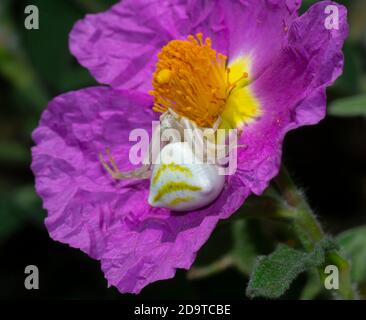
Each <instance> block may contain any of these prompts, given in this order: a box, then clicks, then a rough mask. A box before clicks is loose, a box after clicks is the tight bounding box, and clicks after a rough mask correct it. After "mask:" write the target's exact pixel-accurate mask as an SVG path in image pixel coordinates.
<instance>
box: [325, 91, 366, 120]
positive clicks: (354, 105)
mask: <svg viewBox="0 0 366 320" xmlns="http://www.w3.org/2000/svg"><path fill="white" fill-rule="evenodd" d="M329 114H331V115H333V116H340V117H355V116H364V117H366V95H358V96H353V97H350V98H344V99H339V100H336V101H334V102H333V103H332V104H331V105H330V107H329Z"/></svg>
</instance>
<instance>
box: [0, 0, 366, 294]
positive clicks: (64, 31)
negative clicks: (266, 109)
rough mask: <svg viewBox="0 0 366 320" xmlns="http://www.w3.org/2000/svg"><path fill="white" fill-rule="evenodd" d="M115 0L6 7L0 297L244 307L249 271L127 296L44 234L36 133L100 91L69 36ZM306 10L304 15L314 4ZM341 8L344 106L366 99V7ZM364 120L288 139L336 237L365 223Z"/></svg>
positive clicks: (265, 226)
mask: <svg viewBox="0 0 366 320" xmlns="http://www.w3.org/2000/svg"><path fill="white" fill-rule="evenodd" d="M115 2H116V1H113V0H100V1H97V0H52V1H50V0H34V1H31V2H29V1H22V0H16V1H15V0H11V1H9V0H0V109H1V116H0V298H32V299H37V298H46V299H55V298H63V299H64V298H70V299H87V298H96V299H100V298H101V299H106V298H113V299H114V298H116V299H139V298H173V299H174V298H176V299H178V298H191V299H192V298H193V299H195V298H236V299H244V298H245V288H246V284H247V281H248V274H247V272H246V270H239V269H238V268H234V267H225V266H224V265H222V266H220V263H218V264H217V265H216V269H217V270H216V271H218V272H215V273H213V272H212V273H213V274H212V275H211V276H209V277H202V278H200V279H196V280H190V279H188V277H187V275H188V274H187V272H186V271H182V270H178V272H177V276H176V277H175V278H174V279H172V280H168V281H161V282H158V283H154V284H152V285H150V286H148V287H147V288H145V289H144V290H143V291H142V294H141V295H139V296H133V295H121V294H119V293H118V291H117V290H116V289H115V288H109V289H108V288H107V283H106V280H105V279H104V277H103V274H102V271H101V270H100V267H99V262H97V261H94V260H92V259H90V258H88V257H87V256H86V255H85V254H83V253H82V252H80V251H78V250H75V249H72V248H70V247H68V246H67V245H64V244H60V243H57V242H54V241H52V240H51V239H50V237H49V236H48V233H47V231H46V229H45V227H44V224H43V219H44V217H45V215H46V212H45V211H44V210H43V209H42V207H41V201H40V199H39V198H38V197H37V195H36V194H35V191H34V187H33V185H34V179H33V175H32V173H31V171H30V162H31V155H30V148H31V146H32V140H31V132H32V130H33V129H34V128H35V127H36V126H37V122H38V120H39V117H40V114H41V112H42V110H43V109H44V108H45V106H46V104H47V101H49V100H50V99H51V98H52V97H54V96H57V95H59V94H61V93H64V92H67V91H69V90H75V89H79V88H83V87H87V86H90V85H94V84H96V83H95V81H94V80H93V79H92V78H91V76H90V75H89V73H88V71H87V70H85V69H83V68H82V67H81V66H80V65H78V63H77V62H76V60H75V59H74V58H73V57H72V56H71V54H70V53H69V50H68V33H69V32H70V30H71V28H72V26H73V24H74V23H75V22H76V20H78V19H80V18H82V17H83V16H84V15H85V14H86V13H88V12H97V11H102V10H104V9H107V8H108V7H109V6H110V5H112V4H113V3H115ZM303 2H304V6H303V10H305V9H306V7H307V6H308V5H309V4H311V3H314V2H316V1H303ZM339 2H343V3H344V4H345V5H346V6H347V7H348V9H349V23H350V27H351V34H350V37H349V39H348V41H347V43H346V45H345V48H344V52H345V57H346V64H345V71H344V74H343V76H342V77H341V78H340V79H339V80H338V81H337V82H336V84H335V85H334V86H333V87H332V88H330V89H329V90H328V101H329V104H330V105H331V104H332V102H334V101H337V100H338V99H340V98H344V97H352V96H356V95H362V94H366V66H365V50H366V1H364V0H359V1H357V0H348V1H339ZM28 4H34V5H37V6H38V8H39V10H40V30H30V31H29V30H26V29H25V28H24V19H25V16H26V15H25V14H24V8H25V6H26V5H28ZM364 101H365V104H363V106H362V107H363V108H364V109H366V99H365V100H364ZM329 110H331V106H330V109H329ZM360 113H362V111H361V112H360ZM363 114H364V116H362V115H361V116H357V115H356V116H347V115H346V116H342V117H340V116H333V115H329V116H328V117H327V118H326V119H325V120H324V121H322V122H321V123H320V124H319V125H317V126H312V127H306V128H301V129H299V130H296V131H295V132H292V133H290V134H289V135H288V136H287V137H286V141H285V146H284V162H285V164H286V165H287V166H288V168H289V171H290V172H291V174H292V175H293V177H294V179H295V181H296V182H297V183H298V185H299V186H301V187H302V188H303V190H304V191H305V193H306V195H307V197H308V200H309V202H310V204H311V206H312V207H313V208H314V210H315V212H316V213H317V215H318V216H319V218H320V220H321V221H322V222H323V225H324V227H325V229H326V230H327V231H329V232H330V233H333V234H337V233H339V232H341V231H343V230H345V229H347V228H350V227H354V226H360V225H363V224H366V165H365V164H366V121H365V115H366V112H365V111H363ZM248 225H249V226H250V230H252V231H253V232H254V231H255V230H257V231H258V230H259V231H260V232H262V233H263V234H265V237H263V238H262V243H259V244H258V248H260V249H258V253H260V254H266V253H268V252H269V251H270V250H271V248H273V246H274V244H275V243H276V242H277V241H281V239H282V237H283V236H281V232H285V233H286V230H285V231H283V229H286V228H285V227H284V226H282V225H277V224H276V223H273V222H268V221H264V222H263V221H256V220H254V221H249V222H248ZM231 228H232V226H231V225H230V222H223V223H221V225H220V226H219V227H218V228H217V230H216V231H215V234H214V236H213V237H212V238H211V239H210V240H209V242H208V244H207V245H206V246H205V247H204V248H203V250H202V251H201V252H200V253H199V256H198V262H197V263H198V264H199V265H201V266H205V265H207V263H208V262H207V261H210V262H212V261H215V260H217V259H218V258H219V257H220V256H221V255H222V252H225V250H226V249H227V248H230V247H231V246H232V241H233V239H232V237H233V236H232V233H231V231H230V230H231ZM252 231H251V232H252ZM257 240H258V237H257ZM216 241H219V243H220V245H219V246H217V245H216V243H217V242H216ZM259 242H260V241H259ZM365 263H366V262H365ZM30 264H34V265H37V266H38V267H39V270H40V289H39V290H31V291H27V290H25V288H24V278H25V275H24V268H25V267H26V266H27V265H30ZM244 269H245V268H244ZM211 271H212V270H211ZM211 271H210V273H211ZM306 280H307V276H306V275H302V276H300V277H299V279H297V280H296V281H295V283H294V284H293V286H292V287H291V290H290V291H289V292H288V293H287V294H286V296H285V298H290V299H298V298H300V297H301V290H302V288H303V286H304V284H305V283H306ZM317 297H318V298H319V297H322V294H321V293H320V294H318V295H317Z"/></svg>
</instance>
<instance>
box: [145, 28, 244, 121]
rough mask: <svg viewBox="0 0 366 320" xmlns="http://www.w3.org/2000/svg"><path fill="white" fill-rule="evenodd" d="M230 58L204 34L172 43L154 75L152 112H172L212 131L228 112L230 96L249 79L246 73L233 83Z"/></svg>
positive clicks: (167, 46) (159, 61) (165, 51)
mask: <svg viewBox="0 0 366 320" xmlns="http://www.w3.org/2000/svg"><path fill="white" fill-rule="evenodd" d="M229 74H230V68H228V67H227V57H226V56H225V55H223V54H221V53H217V52H216V51H215V50H214V49H212V48H211V39H210V38H206V39H205V40H203V36H202V34H201V33H198V34H197V35H196V37H194V36H192V35H189V36H188V37H187V40H172V41H170V42H169V43H168V44H167V45H166V46H165V47H163V49H162V50H161V52H160V53H159V55H158V63H157V65H156V70H155V72H154V79H153V87H154V90H152V91H150V92H149V93H150V94H151V95H152V96H153V97H154V99H155V102H154V107H153V110H154V111H156V112H161V113H164V112H166V111H167V110H168V109H172V110H173V111H174V112H175V113H177V114H179V115H180V116H184V117H186V118H188V119H190V120H191V121H194V122H195V123H196V124H197V125H198V126H200V127H213V125H214V124H215V122H216V121H217V119H218V117H219V116H220V115H221V114H222V112H223V111H224V109H225V105H226V102H227V99H228V97H229V95H230V93H231V92H232V91H233V89H234V88H235V87H236V86H237V85H238V84H239V82H241V80H243V79H245V78H247V77H248V74H247V73H246V72H243V73H242V75H241V76H239V77H238V79H236V80H235V81H234V82H231V81H230V77H229Z"/></svg>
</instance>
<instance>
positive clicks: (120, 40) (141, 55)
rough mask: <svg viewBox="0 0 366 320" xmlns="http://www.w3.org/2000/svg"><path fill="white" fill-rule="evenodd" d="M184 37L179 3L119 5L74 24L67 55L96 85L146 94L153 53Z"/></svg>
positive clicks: (150, 0)
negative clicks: (139, 91)
mask: <svg viewBox="0 0 366 320" xmlns="http://www.w3.org/2000/svg"><path fill="white" fill-rule="evenodd" d="M188 32H189V22H188V17H187V15H186V10H185V1H182V0H170V1H156V0H123V1H121V2H119V3H118V4H116V5H115V6H113V7H112V8H111V9H110V10H108V11H106V12H103V13H99V14H91V15H87V16H86V17H85V19H83V20H80V21H78V22H77V23H76V24H75V26H74V28H73V30H72V32H71V33H70V50H71V52H72V53H73V54H74V55H75V56H76V57H77V59H78V61H79V62H80V64H82V65H83V66H85V67H86V68H88V69H89V70H90V71H91V73H92V74H93V76H94V77H95V78H96V79H97V80H98V81H99V82H100V83H104V84H109V85H111V86H112V87H115V88H122V87H123V88H124V89H140V90H141V91H146V92H147V91H148V90H149V88H150V86H151V81H152V71H153V69H154V66H155V63H156V60H157V54H158V52H159V51H160V50H161V48H162V47H163V46H164V45H165V44H166V43H167V42H169V41H170V40H171V39H179V38H182V37H184V36H185V35H186V34H187V33H188Z"/></svg>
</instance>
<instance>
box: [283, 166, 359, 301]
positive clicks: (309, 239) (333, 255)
mask: <svg viewBox="0 0 366 320" xmlns="http://www.w3.org/2000/svg"><path fill="white" fill-rule="evenodd" d="M276 184H277V186H278V187H279V189H280V191H281V193H282V195H283V197H284V199H285V200H286V202H287V204H288V206H289V207H290V208H291V209H292V210H291V211H292V212H293V217H292V224H293V228H294V230H295V232H296V234H297V235H298V237H299V240H300V241H301V243H302V245H303V247H304V249H305V250H306V251H308V252H311V251H312V250H313V249H314V246H315V245H316V243H318V242H319V241H321V240H322V239H324V237H325V233H324V231H323V229H322V227H321V225H320V223H319V222H318V220H317V219H316V217H315V215H314V213H313V212H312V210H311V208H310V206H309V204H308V202H307V201H306V199H305V196H304V195H303V193H302V192H301V191H300V190H299V189H298V188H297V187H296V185H295V184H294V182H293V181H292V179H291V177H290V175H289V174H288V172H287V170H286V168H285V167H282V168H281V170H280V173H279V175H278V176H277V178H276ZM326 264H333V265H336V266H337V267H338V270H339V277H340V279H339V280H340V281H339V289H338V290H337V291H336V294H337V295H338V296H339V297H340V298H341V299H345V300H354V299H357V291H356V290H355V287H354V286H353V284H352V280H351V273H350V271H351V267H350V264H349V262H348V261H347V260H346V259H345V258H344V257H342V256H341V254H340V252H338V251H331V252H329V253H328V254H327V256H326ZM320 274H321V279H324V272H323V270H320Z"/></svg>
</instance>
